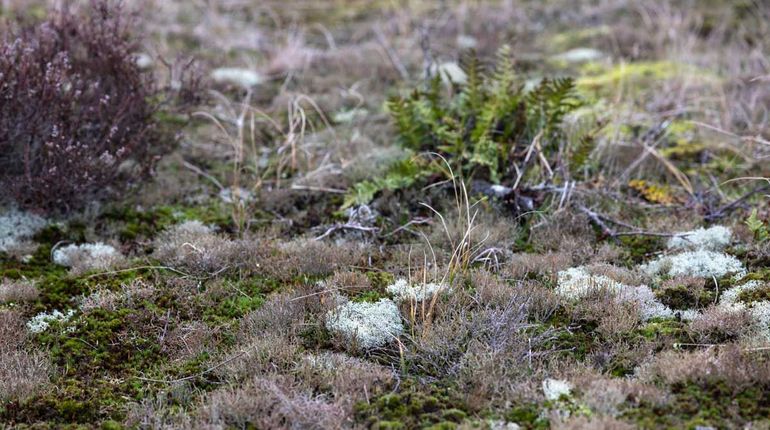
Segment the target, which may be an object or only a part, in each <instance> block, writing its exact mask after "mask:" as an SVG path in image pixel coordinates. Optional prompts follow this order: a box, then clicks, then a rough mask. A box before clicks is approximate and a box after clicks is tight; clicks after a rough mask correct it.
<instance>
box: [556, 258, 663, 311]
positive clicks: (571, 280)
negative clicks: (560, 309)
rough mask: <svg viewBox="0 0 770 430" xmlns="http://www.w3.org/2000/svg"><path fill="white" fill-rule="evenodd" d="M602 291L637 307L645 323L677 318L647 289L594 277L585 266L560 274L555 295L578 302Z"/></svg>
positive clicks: (619, 300)
mask: <svg viewBox="0 0 770 430" xmlns="http://www.w3.org/2000/svg"><path fill="white" fill-rule="evenodd" d="M599 290H603V291H607V292H609V293H611V294H613V295H614V299H615V300H616V301H618V302H620V303H627V302H633V303H635V304H636V305H637V306H638V308H639V314H640V317H641V319H642V320H643V321H647V320H650V319H652V318H672V317H673V316H674V311H673V310H671V309H670V308H669V307H667V306H666V305H664V304H663V303H661V302H660V301H659V300H658V299H657V297H655V293H653V292H652V289H650V287H648V286H646V285H639V286H632V285H626V284H623V283H621V282H618V281H616V280H614V279H611V278H609V277H607V276H604V275H593V274H591V273H589V272H588V270H587V269H586V268H585V267H583V266H580V267H572V268H569V269H567V270H562V271H561V272H559V273H558V274H557V286H556V293H557V294H559V295H560V296H562V297H564V298H567V299H570V300H579V299H582V298H584V297H586V296H588V295H589V294H591V293H592V292H595V291H599Z"/></svg>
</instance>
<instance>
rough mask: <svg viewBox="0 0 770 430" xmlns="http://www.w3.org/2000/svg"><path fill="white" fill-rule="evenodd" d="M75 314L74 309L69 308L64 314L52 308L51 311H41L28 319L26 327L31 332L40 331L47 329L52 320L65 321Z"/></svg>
mask: <svg viewBox="0 0 770 430" xmlns="http://www.w3.org/2000/svg"><path fill="white" fill-rule="evenodd" d="M73 315H75V310H74V309H70V310H69V311H68V312H67V313H66V314H65V313H62V312H61V311H59V310H54V311H52V312H51V313H47V312H41V313H39V314H37V315H35V316H34V317H32V319H30V320H29V321H27V328H28V329H29V331H30V332H32V333H42V332H44V331H46V330H48V327H50V326H51V324H52V323H54V322H65V321H67V320H69V319H70V318H72V316H73Z"/></svg>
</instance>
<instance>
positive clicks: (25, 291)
mask: <svg viewBox="0 0 770 430" xmlns="http://www.w3.org/2000/svg"><path fill="white" fill-rule="evenodd" d="M37 296H38V291H37V288H36V287H35V283H34V282H32V281H28V280H26V279H22V280H12V279H2V280H0V303H8V302H28V301H32V300H35V299H36V298H37Z"/></svg>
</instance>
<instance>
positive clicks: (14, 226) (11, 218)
mask: <svg viewBox="0 0 770 430" xmlns="http://www.w3.org/2000/svg"><path fill="white" fill-rule="evenodd" d="M46 224H47V222H46V220H45V219H44V218H42V217H39V216H37V215H34V214H31V213H29V212H21V211H18V210H16V209H11V210H7V211H5V212H4V213H2V214H1V215H0V251H2V252H5V251H9V250H11V249H12V248H14V247H15V246H16V245H18V244H19V243H20V242H21V241H22V240H24V239H27V238H29V237H31V236H32V235H34V234H35V233H37V232H38V231H40V230H41V229H42V228H43V227H45V225H46Z"/></svg>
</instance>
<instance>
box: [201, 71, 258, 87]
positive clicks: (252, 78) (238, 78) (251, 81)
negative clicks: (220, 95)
mask: <svg viewBox="0 0 770 430" xmlns="http://www.w3.org/2000/svg"><path fill="white" fill-rule="evenodd" d="M211 79H213V80H214V82H217V83H219V84H231V85H237V86H240V87H243V88H246V89H248V88H251V87H256V86H257V85H259V84H261V83H263V82H264V81H265V78H264V77H262V75H260V74H259V73H257V72H255V71H253V70H251V69H244V68H238V67H221V68H219V69H214V71H212V72H211Z"/></svg>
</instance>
